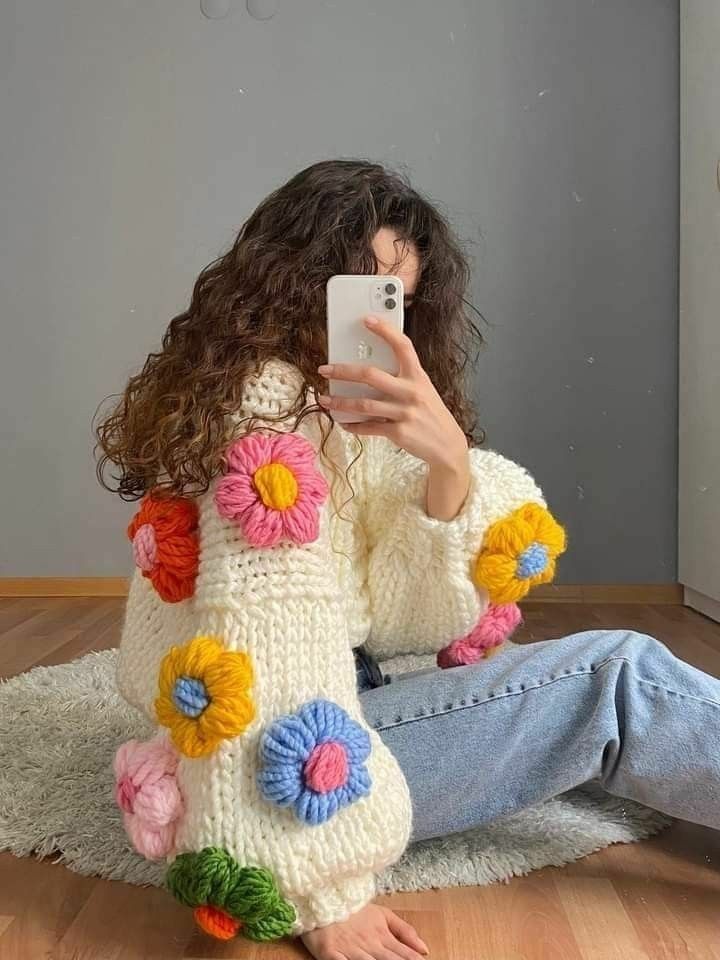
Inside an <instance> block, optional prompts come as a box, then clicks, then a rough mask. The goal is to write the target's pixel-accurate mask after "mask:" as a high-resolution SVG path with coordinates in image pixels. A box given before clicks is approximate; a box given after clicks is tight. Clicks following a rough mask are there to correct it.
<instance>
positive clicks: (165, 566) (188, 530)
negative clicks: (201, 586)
mask: <svg viewBox="0 0 720 960" xmlns="http://www.w3.org/2000/svg"><path fill="white" fill-rule="evenodd" d="M197 530H198V510H197V505H196V504H195V502H194V501H193V500H184V499H181V498H179V497H175V498H174V499H155V498H154V497H153V496H152V494H147V495H146V496H145V497H143V499H142V501H141V505H140V510H139V511H138V512H137V513H136V514H135V516H134V517H133V519H132V521H131V523H130V525H129V526H128V528H127V535H128V537H129V538H130V540H132V545H133V554H134V557H135V564H136V566H138V567H139V568H140V569H141V570H142V574H143V576H144V577H147V578H148V579H149V580H150V582H151V583H152V585H153V587H154V588H155V590H157V592H158V594H159V595H160V596H161V597H162V599H163V600H165V601H166V602H167V603H178V602H179V601H180V600H187V598H188V597H191V596H192V595H193V590H194V589H195V578H196V577H197V572H198V553H199V551H198V532H197Z"/></svg>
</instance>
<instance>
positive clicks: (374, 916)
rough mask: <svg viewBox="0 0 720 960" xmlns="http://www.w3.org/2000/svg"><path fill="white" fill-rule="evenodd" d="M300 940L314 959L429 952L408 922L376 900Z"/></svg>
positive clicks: (379, 959)
mask: <svg viewBox="0 0 720 960" xmlns="http://www.w3.org/2000/svg"><path fill="white" fill-rule="evenodd" d="M300 939H301V940H302V942H303V943H304V944H305V946H306V947H307V949H308V950H309V951H310V953H311V954H312V955H313V957H315V960H422V958H423V957H425V956H427V954H428V948H427V947H426V946H425V944H424V943H423V941H422V940H421V939H420V937H419V936H418V935H417V933H416V932H415V929H414V928H413V927H411V926H410V924H409V923H406V922H405V921H404V920H401V919H400V917H399V916H398V915H397V914H396V913H393V912H392V910H388V908H387V907H380V906H378V905H377V904H375V903H369V904H368V905H367V906H366V907H363V908H362V910H358V912H357V913H353V914H352V916H350V917H348V919H347V920H343V921H342V923H331V924H329V925H328V926H327V927H317V928H316V929H315V930H311V931H310V932H309V933H304V934H303V935H302V937H301V938H300Z"/></svg>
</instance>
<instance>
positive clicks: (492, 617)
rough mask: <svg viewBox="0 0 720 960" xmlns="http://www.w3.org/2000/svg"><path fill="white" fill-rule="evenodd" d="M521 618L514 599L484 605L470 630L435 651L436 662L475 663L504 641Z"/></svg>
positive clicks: (451, 665)
mask: <svg viewBox="0 0 720 960" xmlns="http://www.w3.org/2000/svg"><path fill="white" fill-rule="evenodd" d="M521 622H522V614H521V613H520V608H519V607H518V605H517V604H516V603H503V604H500V605H499V606H494V605H493V604H492V603H491V604H490V606H489V607H488V608H487V610H486V611H485V613H484V614H483V616H482V617H480V619H479V620H478V622H477V624H476V625H475V626H474V627H473V629H472V630H471V631H470V633H468V634H466V635H465V636H464V637H460V639H459V640H453V642H452V643H450V644H448V645H447V647H444V648H443V649H442V650H441V651H440V652H439V653H438V655H437V664H438V666H439V667H442V668H443V669H445V668H447V667H459V666H462V665H463V664H466V663H477V661H478V660H482V658H483V657H486V656H487V655H488V652H489V651H490V650H492V649H493V647H499V646H500V644H502V643H505V641H506V640H507V639H508V637H509V636H510V635H511V634H512V633H513V631H514V630H515V628H516V627H517V626H518V625H519V624H520V623H521Z"/></svg>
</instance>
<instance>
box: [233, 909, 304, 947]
mask: <svg viewBox="0 0 720 960" xmlns="http://www.w3.org/2000/svg"><path fill="white" fill-rule="evenodd" d="M294 922H295V910H294V908H293V907H292V906H291V905H290V904H289V903H288V902H287V901H286V900H282V899H279V900H278V903H277V904H276V906H275V908H274V911H273V914H272V916H267V917H264V918H263V919H262V920H256V921H254V922H252V923H246V924H244V925H243V927H242V930H241V933H242V934H243V935H244V936H246V937H247V938H248V939H249V940H277V939H278V938H279V937H284V936H286V935H287V934H288V933H290V930H291V929H292V925H293V923H294Z"/></svg>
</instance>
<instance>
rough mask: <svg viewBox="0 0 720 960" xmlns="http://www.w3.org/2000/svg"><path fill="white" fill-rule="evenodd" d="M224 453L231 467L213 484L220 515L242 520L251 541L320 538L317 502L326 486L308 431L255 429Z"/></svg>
mask: <svg viewBox="0 0 720 960" xmlns="http://www.w3.org/2000/svg"><path fill="white" fill-rule="evenodd" d="M226 459H227V466H228V473H227V474H226V475H225V476H224V477H223V478H222V480H220V481H219V483H218V486H217V488H216V490H215V505H216V507H217V510H218V513H219V514H220V516H222V517H225V519H226V520H233V521H235V522H237V523H238V524H239V525H240V528H241V529H242V532H243V534H244V535H245V537H246V539H247V540H248V542H249V543H251V544H252V545H253V546H254V547H271V546H273V544H276V543H278V542H279V541H280V540H283V539H284V540H292V541H294V542H295V543H310V542H311V541H313V540H317V537H318V533H319V529H320V518H319V512H318V507H320V506H321V505H322V504H323V503H324V502H325V500H326V499H327V495H328V486H327V483H326V481H325V478H324V477H323V476H322V474H321V473H320V472H319V471H318V470H317V468H316V467H315V450H314V448H313V447H312V445H311V444H310V443H309V442H308V441H307V440H306V439H305V438H304V437H301V436H299V435H298V434H295V433H285V434H278V435H275V436H264V435H263V434H259V433H252V434H250V435H249V436H247V437H243V438H242V439H240V440H237V441H236V442H235V443H233V445H232V446H231V447H230V449H229V450H228V452H227V455H226Z"/></svg>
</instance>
